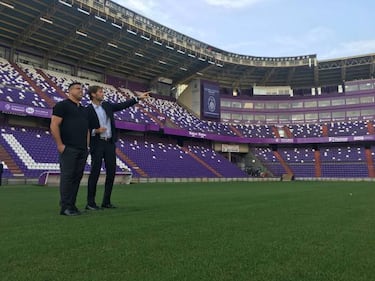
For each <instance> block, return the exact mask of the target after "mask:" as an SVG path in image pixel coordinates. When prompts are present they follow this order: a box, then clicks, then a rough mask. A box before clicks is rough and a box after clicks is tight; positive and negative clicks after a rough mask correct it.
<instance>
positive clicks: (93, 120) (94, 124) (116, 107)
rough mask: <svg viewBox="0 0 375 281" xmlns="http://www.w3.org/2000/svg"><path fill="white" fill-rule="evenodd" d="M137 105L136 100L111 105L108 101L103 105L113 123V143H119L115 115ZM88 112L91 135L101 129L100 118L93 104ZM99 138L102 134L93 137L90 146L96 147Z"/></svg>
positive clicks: (88, 108) (89, 106)
mask: <svg viewBox="0 0 375 281" xmlns="http://www.w3.org/2000/svg"><path fill="white" fill-rule="evenodd" d="M136 103H137V101H136V100H135V99H134V98H133V99H131V100H128V101H125V102H121V103H109V102H106V101H104V102H103V103H102V107H103V109H104V111H105V112H106V114H107V116H108V118H109V119H110V121H111V131H112V140H113V142H116V141H117V131H116V127H115V119H114V116H113V113H114V112H116V111H120V110H123V109H126V108H128V107H131V106H133V105H134V104H136ZM87 110H88V117H89V129H90V133H91V132H92V130H93V129H98V128H99V127H100V124H99V118H98V116H97V115H96V112H95V109H94V107H93V105H92V104H90V105H88V107H87ZM99 138H100V134H95V136H91V140H90V145H95V144H96V143H97V142H98V140H99Z"/></svg>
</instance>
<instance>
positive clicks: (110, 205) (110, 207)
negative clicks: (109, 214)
mask: <svg viewBox="0 0 375 281" xmlns="http://www.w3.org/2000/svg"><path fill="white" fill-rule="evenodd" d="M102 208H106V209H116V206H114V205H112V204H111V203H108V204H102Z"/></svg>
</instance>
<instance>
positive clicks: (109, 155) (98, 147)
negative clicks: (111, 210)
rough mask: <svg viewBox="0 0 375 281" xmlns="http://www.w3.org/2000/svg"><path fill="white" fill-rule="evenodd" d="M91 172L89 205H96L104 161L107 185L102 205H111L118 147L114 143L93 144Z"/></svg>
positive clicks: (101, 142) (103, 141) (88, 194)
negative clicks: (97, 189)
mask: <svg viewBox="0 0 375 281" xmlns="http://www.w3.org/2000/svg"><path fill="white" fill-rule="evenodd" d="M90 152H91V172H90V176H89V180H88V186H87V204H89V205H95V204H96V203H95V195H96V186H97V183H98V179H99V175H100V169H101V167H102V162H103V160H104V164H105V171H106V177H105V185H104V195H103V201H102V204H110V203H111V194H112V187H113V182H114V180H115V174H116V145H115V143H114V142H112V141H105V140H98V141H97V142H95V144H94V143H92V144H91V151H90Z"/></svg>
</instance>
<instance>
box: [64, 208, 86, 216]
mask: <svg viewBox="0 0 375 281" xmlns="http://www.w3.org/2000/svg"><path fill="white" fill-rule="evenodd" d="M80 214H81V212H80V211H79V210H72V209H65V210H64V211H61V212H60V215H62V216H69V217H72V216H79V215H80Z"/></svg>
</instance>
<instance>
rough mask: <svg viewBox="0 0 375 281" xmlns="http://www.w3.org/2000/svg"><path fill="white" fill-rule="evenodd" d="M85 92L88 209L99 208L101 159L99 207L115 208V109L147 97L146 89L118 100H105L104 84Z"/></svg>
mask: <svg viewBox="0 0 375 281" xmlns="http://www.w3.org/2000/svg"><path fill="white" fill-rule="evenodd" d="M88 94H89V96H90V99H91V104H90V105H88V117H89V129H90V132H91V140H90V153H91V172H90V176H89V179H88V186H87V206H86V209H87V210H99V209H100V208H99V207H98V206H97V205H96V202H95V195H96V186H97V183H98V179H99V175H100V169H101V166H102V161H103V159H104V164H105V169H106V178H105V185H104V196H103V201H102V205H101V207H102V208H115V206H114V205H112V203H111V193H112V187H113V182H114V179H115V173H116V145H115V143H116V141H117V132H116V128H115V120H114V116H113V115H114V112H116V111H120V110H123V109H126V108H128V107H131V106H133V105H135V104H136V103H137V102H138V101H139V100H144V99H146V98H148V97H149V92H144V93H142V94H140V95H138V96H137V97H135V98H132V99H130V100H128V101H125V102H121V103H109V102H106V101H104V92H103V88H102V87H100V86H90V87H89V89H88Z"/></svg>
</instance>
